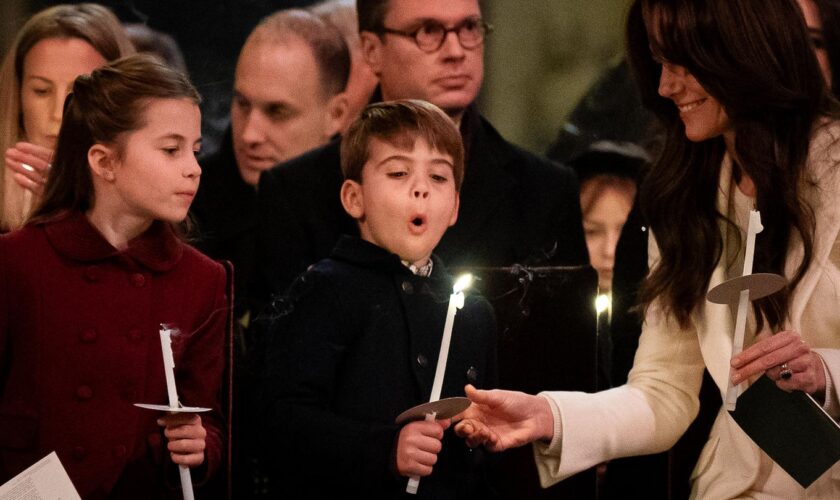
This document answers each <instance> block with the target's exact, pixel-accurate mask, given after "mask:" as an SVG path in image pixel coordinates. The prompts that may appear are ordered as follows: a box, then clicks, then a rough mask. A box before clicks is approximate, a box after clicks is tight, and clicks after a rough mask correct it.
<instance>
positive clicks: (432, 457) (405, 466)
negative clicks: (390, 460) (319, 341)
mask: <svg viewBox="0 0 840 500" xmlns="http://www.w3.org/2000/svg"><path fill="white" fill-rule="evenodd" d="M451 423H452V421H451V420H450V419H448V418H447V419H443V420H431V421H429V420H417V421H415V422H411V423H409V424H406V426H405V427H403V428H402V429H401V430H400V436H399V438H398V439H397V472H398V473H399V474H400V475H401V476H407V477H417V476H420V477H424V476H428V475H430V474H431V473H432V468H433V466H434V465H435V463H437V455H438V453H440V450H441V449H442V448H443V445H442V444H441V440H442V439H443V431H445V430H446V429H448V428H449V425H450V424H451Z"/></svg>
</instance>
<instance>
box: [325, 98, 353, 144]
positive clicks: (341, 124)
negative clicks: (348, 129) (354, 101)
mask: <svg viewBox="0 0 840 500" xmlns="http://www.w3.org/2000/svg"><path fill="white" fill-rule="evenodd" d="M348 113H349V104H348V103H347V94H345V93H344V92H341V93H339V94H336V95H334V96H332V97H331V98H330V100H329V102H328V103H327V116H326V117H324V119H325V121H326V123H325V127H324V136H325V137H324V139H325V140H330V138H331V137H332V136H334V135H335V134H337V133H339V132H341V131H342V130H344V128H345V126H346V125H348V123H347V120H348V118H349V117H348V116H347V115H348Z"/></svg>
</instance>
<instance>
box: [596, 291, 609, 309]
mask: <svg viewBox="0 0 840 500" xmlns="http://www.w3.org/2000/svg"><path fill="white" fill-rule="evenodd" d="M609 308H610V296H609V295H605V294H601V295H598V296H597V297H595V311H596V312H597V313H598V314H601V313H603V312H604V311H606V310H607V309H609Z"/></svg>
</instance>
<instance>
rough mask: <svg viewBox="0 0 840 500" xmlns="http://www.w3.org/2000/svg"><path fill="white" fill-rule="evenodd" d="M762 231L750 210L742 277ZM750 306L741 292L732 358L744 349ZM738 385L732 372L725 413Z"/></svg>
mask: <svg viewBox="0 0 840 500" xmlns="http://www.w3.org/2000/svg"><path fill="white" fill-rule="evenodd" d="M763 230H764V226H762V225H761V214H760V213H759V212H758V211H757V210H750V221H749V224H748V226H747V247H746V249H745V250H744V272H743V276H749V275H750V274H752V267H753V257H754V256H755V235H756V234H758V233H760V232H761V231H763ZM749 306H750V291H749V289H747V290H741V295H740V296H739V297H738V314H737V316H736V317H735V336H734V338H733V339H732V356H736V355H738V353H740V352H741V351H742V350H743V349H744V334H745V333H746V329H747V311H748V310H749ZM740 387H741V386H740V385H735V384H733V383H732V372H731V370H730V373H729V385H728V387H727V390H726V401H724V405H725V406H726V410H727V411H735V403H736V401H737V400H738V395H739V393H740Z"/></svg>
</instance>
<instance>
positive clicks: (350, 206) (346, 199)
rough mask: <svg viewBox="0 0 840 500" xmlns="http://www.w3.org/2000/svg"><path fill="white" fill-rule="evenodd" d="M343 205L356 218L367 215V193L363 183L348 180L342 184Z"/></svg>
mask: <svg viewBox="0 0 840 500" xmlns="http://www.w3.org/2000/svg"><path fill="white" fill-rule="evenodd" d="M341 205H342V206H343V207H344V210H345V211H346V212H347V213H348V214H350V217H353V218H354V219H356V220H360V219H361V218H362V217H364V216H365V195H364V193H363V192H362V185H361V184H359V183H358V182H356V181H351V180H346V181H344V184H342V185H341Z"/></svg>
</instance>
